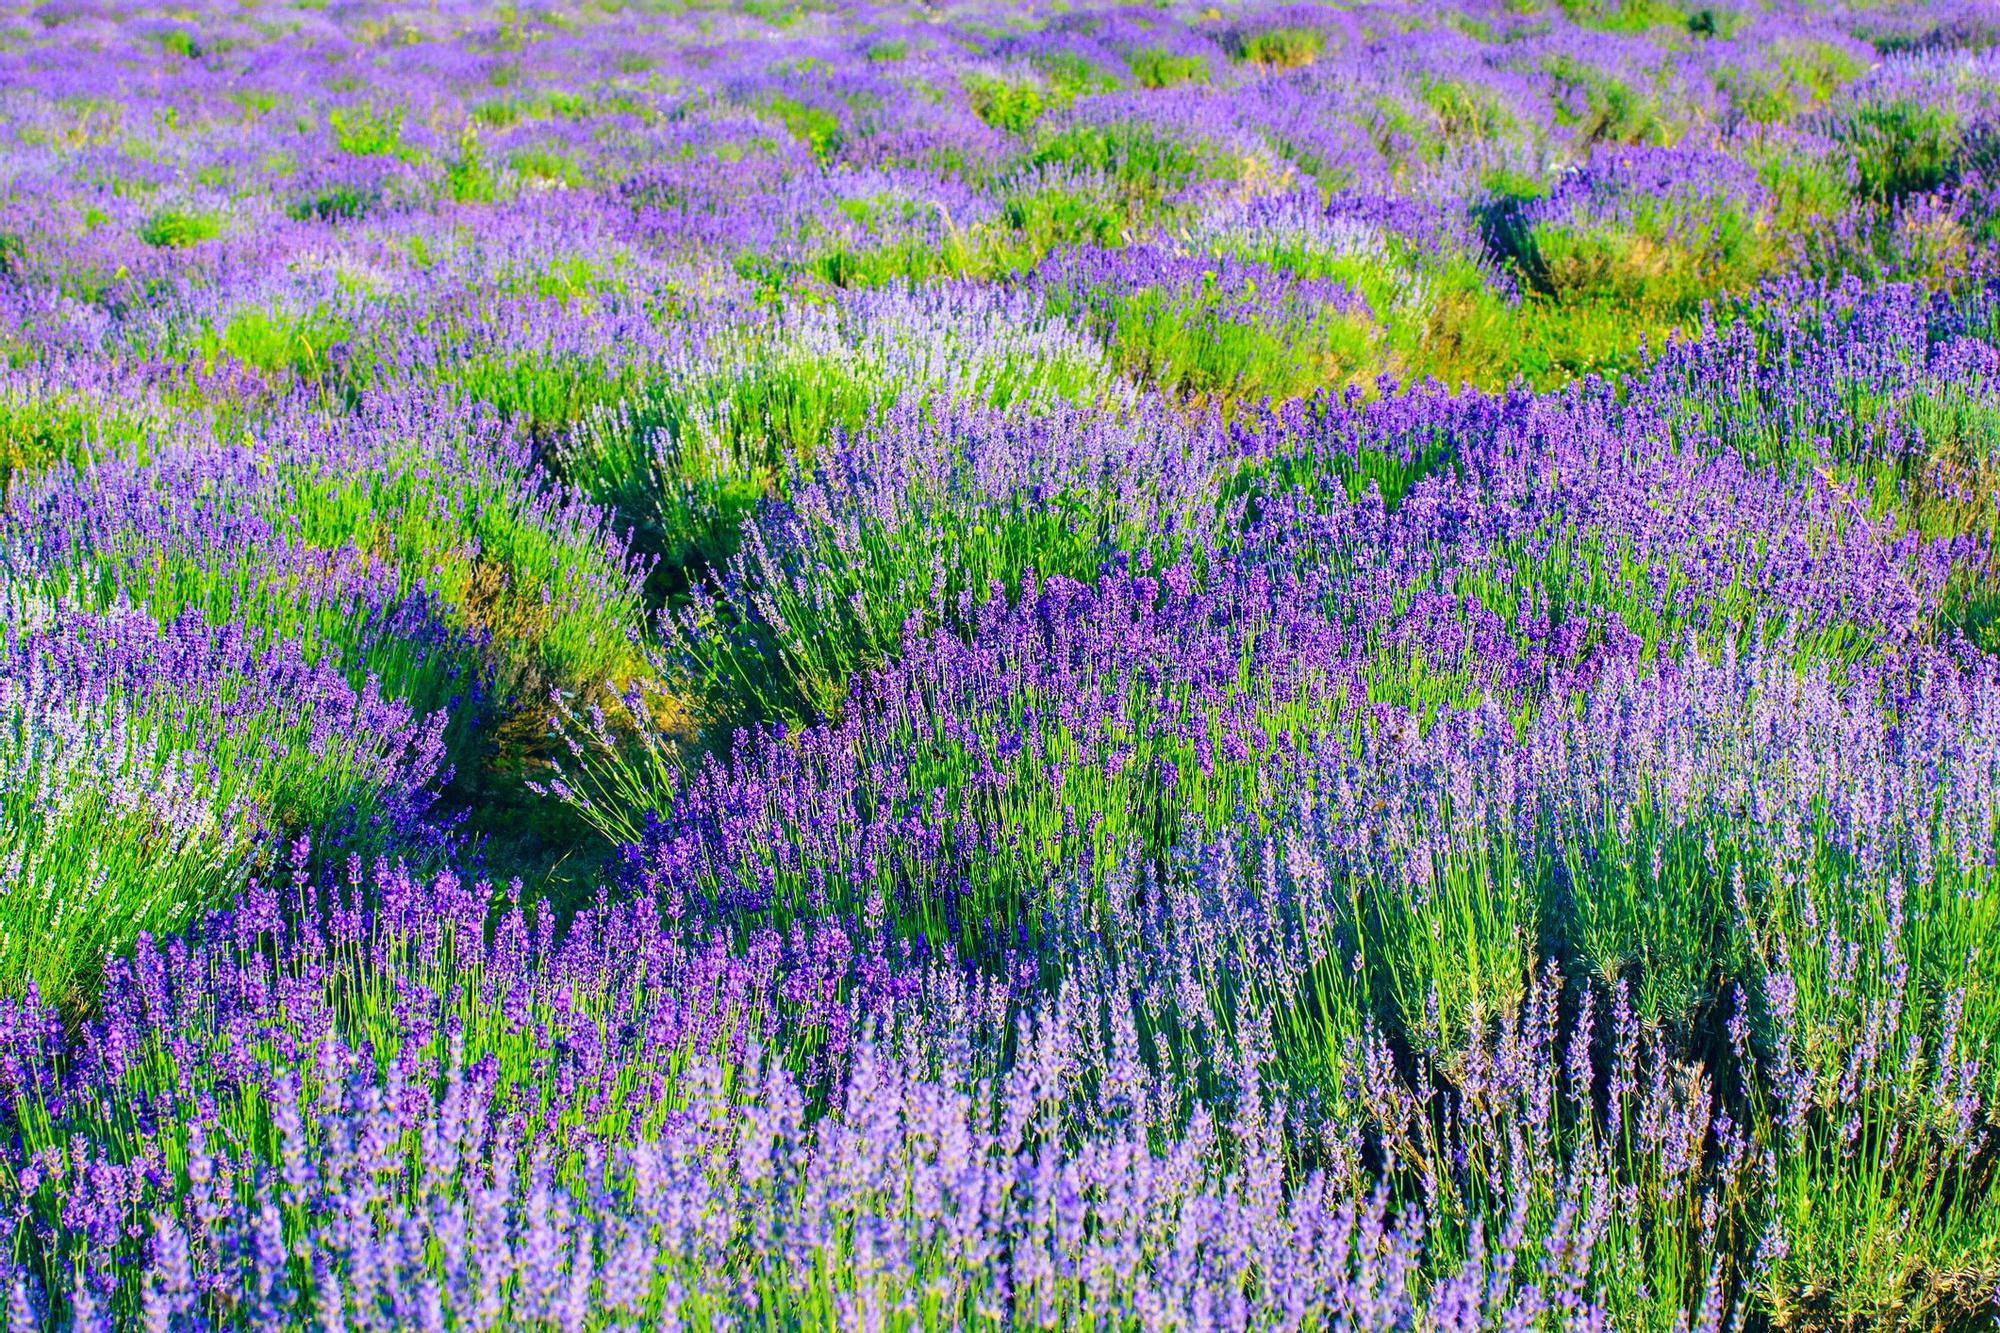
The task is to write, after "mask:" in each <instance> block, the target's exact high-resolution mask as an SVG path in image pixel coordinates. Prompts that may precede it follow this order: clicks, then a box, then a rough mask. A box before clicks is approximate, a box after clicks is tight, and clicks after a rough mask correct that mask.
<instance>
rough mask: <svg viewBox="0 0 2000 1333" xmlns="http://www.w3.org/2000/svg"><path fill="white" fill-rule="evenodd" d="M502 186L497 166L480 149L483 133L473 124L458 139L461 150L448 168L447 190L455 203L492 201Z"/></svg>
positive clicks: (448, 163) (459, 149)
mask: <svg viewBox="0 0 2000 1333" xmlns="http://www.w3.org/2000/svg"><path fill="white" fill-rule="evenodd" d="M498 188H499V184H498V181H497V180H496V179H495V177H494V174H493V168H492V167H491V166H489V165H488V164H487V161H486V157H485V154H484V153H482V152H481V151H480V148H479V136H478V135H477V134H476V133H474V132H473V130H472V128H471V127H470V126H467V127H466V130H465V133H463V134H461V135H460V136H459V139H458V152H457V154H456V155H455V156H454V157H453V158H452V159H451V160H450V161H449V162H447V163H445V170H444V189H445V193H446V194H447V195H448V196H450V198H451V200H452V202H453V203H459V204H490V203H492V202H493V199H494V196H495V194H496V192H497V190H498Z"/></svg>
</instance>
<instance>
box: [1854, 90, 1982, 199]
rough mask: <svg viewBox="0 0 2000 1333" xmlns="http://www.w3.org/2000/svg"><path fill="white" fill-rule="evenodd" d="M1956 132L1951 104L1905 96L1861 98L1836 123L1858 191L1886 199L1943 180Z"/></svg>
mask: <svg viewBox="0 0 2000 1333" xmlns="http://www.w3.org/2000/svg"><path fill="white" fill-rule="evenodd" d="M1959 135H1960V127H1959V125H1958V123H1957V121H1956V119H1955V118H1954V117H1953V115H1952V113H1951V111H1950V110H1949V109H1947V108H1945V107H1941V106H1928V105H1920V104H1918V103H1915V102H1908V101H1894V102H1879V103H1867V104H1864V105H1862V106H1860V107H1857V108H1856V109H1855V110H1854V111H1853V112H1852V113H1851V114H1850V115H1849V116H1848V117H1847V118H1846V119H1845V120H1844V121H1843V123H1842V124H1841V126H1840V138H1841V140H1842V141H1843V142H1844V143H1845V144H1846V146H1847V150H1848V152H1849V154H1850V155H1851V156H1852V158H1853V161H1854V168H1855V171H1856V173H1857V174H1858V176H1859V178H1860V188H1861V192H1862V193H1863V194H1864V195H1867V196H1869V197H1872V198H1876V199H1881V200H1886V201H1894V200H1898V199H1902V198H1905V197H1907V196H1909V195H1913V194H1921V193H1924V192H1925V191H1929V190H1935V189H1936V188H1938V186H1940V185H1943V184H1944V183H1945V181H1946V180H1947V179H1949V177H1950V174H1951V169H1952V160H1953V156H1954V154H1955V153H1956V151H1957V148H1958V144H1959Z"/></svg>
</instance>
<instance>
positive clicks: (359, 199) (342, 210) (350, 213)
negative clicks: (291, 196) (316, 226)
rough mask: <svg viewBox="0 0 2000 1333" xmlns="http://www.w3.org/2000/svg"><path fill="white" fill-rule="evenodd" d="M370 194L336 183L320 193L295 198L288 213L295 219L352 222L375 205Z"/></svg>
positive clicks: (287, 209) (351, 186)
mask: <svg viewBox="0 0 2000 1333" xmlns="http://www.w3.org/2000/svg"><path fill="white" fill-rule="evenodd" d="M374 204H375V200H374V197H373V196H372V195H370V194H367V193H365V192H364V191H362V190H361V189H360V188H359V187H357V186H353V185H336V186H334V187H333V188H331V189H328V190H323V191H321V192H320V193H318V194H315V195H309V196H307V197H306V198H303V199H297V200H294V201H293V202H292V203H291V205H290V206H288V207H287V208H286V210H285V211H286V213H287V214H289V215H290V216H291V218H292V219H293V220H294V221H297V222H305V221H308V220H312V221H318V222H352V221H354V220H355V219H356V218H359V217H360V216H362V215H363V214H364V213H366V212H368V210H369V209H370V208H372V207H374Z"/></svg>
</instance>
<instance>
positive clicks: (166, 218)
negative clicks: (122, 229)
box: [139, 208, 222, 250]
mask: <svg viewBox="0 0 2000 1333" xmlns="http://www.w3.org/2000/svg"><path fill="white" fill-rule="evenodd" d="M221 234H222V219H221V218H218V217H216V216H215V215H214V214H212V213H198V212H193V211H189V210H184V209H176V208H162V209H159V210H157V211H155V212H154V213H153V214H152V215H151V216H149V217H148V218H147V219H146V220H145V222H143V223H141V224H140V226H139V239H140V240H142V241H144V242H145V243H146V244H148V245H151V246H157V247H158V248H160V249H163V250H184V249H186V248H187V247H189V246H191V245H199V244H201V243H202V242H203V241H207V240H213V239H214V238H215V237H217V236H220V235H221Z"/></svg>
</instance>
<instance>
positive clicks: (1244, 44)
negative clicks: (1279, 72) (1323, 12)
mask: <svg viewBox="0 0 2000 1333" xmlns="http://www.w3.org/2000/svg"><path fill="white" fill-rule="evenodd" d="M1325 43H1326V39H1325V37H1324V36H1322V35H1321V34H1320V33H1319V32H1318V31H1317V30H1315V29H1312V28H1263V29H1259V30H1257V31H1255V32H1247V33H1239V34H1237V35H1236V37H1235V38H1234V39H1233V40H1232V41H1231V43H1230V54H1232V55H1234V56H1235V57H1236V58H1237V59H1238V60H1242V61H1247V62H1248V63H1250V64H1252V65H1263V66H1266V67H1268V68H1272V69H1303V68H1304V67H1305V66H1307V65H1310V64H1312V63H1313V61H1315V60H1317V59H1319V53H1320V48H1321V47H1322V46H1323V45H1325Z"/></svg>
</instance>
